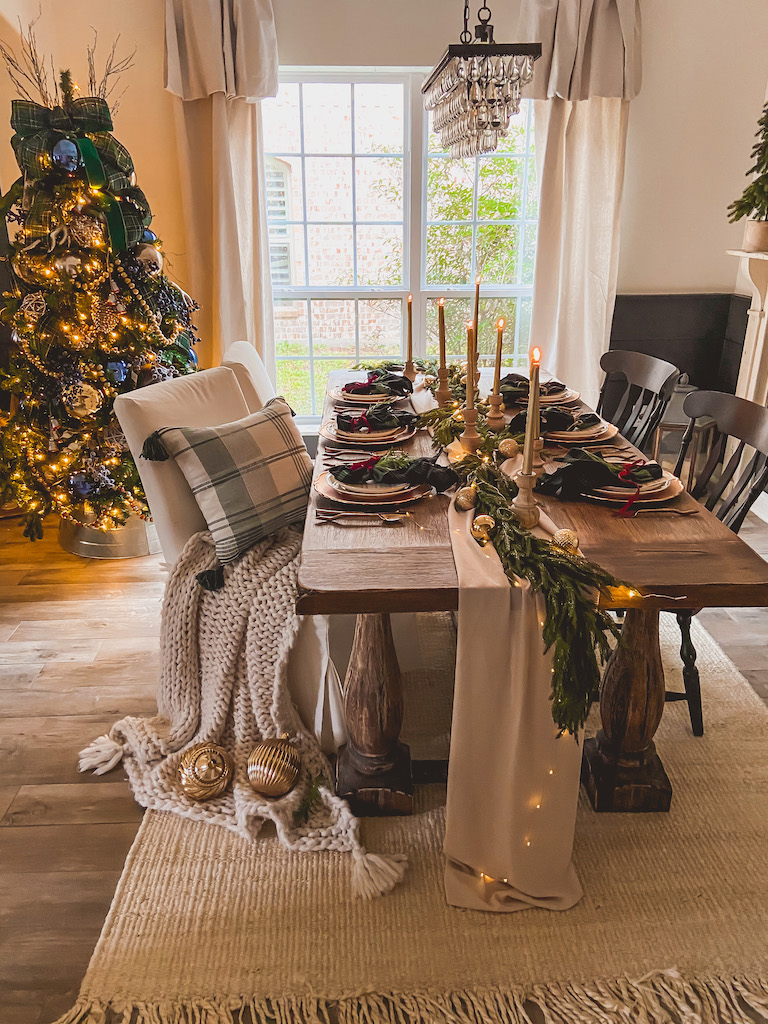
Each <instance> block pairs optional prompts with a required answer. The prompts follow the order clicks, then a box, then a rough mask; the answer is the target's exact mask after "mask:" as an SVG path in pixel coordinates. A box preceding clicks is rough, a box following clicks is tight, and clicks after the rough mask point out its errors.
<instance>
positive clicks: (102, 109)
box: [11, 96, 152, 249]
mask: <svg viewBox="0 0 768 1024" xmlns="http://www.w3.org/2000/svg"><path fill="white" fill-rule="evenodd" d="M11 108H12V112H11V127H12V128H13V129H14V131H15V133H16V134H15V135H14V136H13V138H12V139H11V145H12V146H13V150H14V153H15V154H16V161H17V163H18V165H19V167H20V168H21V170H22V171H23V172H24V175H25V178H26V182H27V185H28V186H29V188H28V190H26V192H27V194H26V196H25V199H26V202H25V207H26V209H27V211H28V212H27V218H26V221H25V224H24V234H25V237H26V239H27V244H29V243H30V242H35V241H45V240H46V239H47V237H48V235H49V233H50V230H51V227H52V223H51V209H50V204H49V201H48V198H47V196H46V195H45V193H44V191H43V190H42V189H41V188H40V187H39V186H38V179H39V178H40V177H41V175H42V174H43V173H44V172H45V171H46V169H47V165H48V159H49V157H50V153H51V150H52V149H53V147H54V146H55V145H56V143H57V142H58V141H59V140H61V139H70V140H71V141H72V142H74V143H75V145H76V146H77V147H78V150H79V151H80V156H81V157H82V160H83V165H84V167H85V173H86V176H87V178H88V184H89V186H90V187H91V188H98V189H103V190H104V191H103V192H102V194H101V199H100V205H101V208H102V211H103V213H104V215H105V217H106V220H107V227H108V229H109V235H110V241H111V244H112V247H113V248H114V249H125V248H128V247H130V246H132V245H135V244H136V243H137V242H138V241H140V239H141V236H142V233H143V231H144V228H145V227H146V226H147V225H148V224H149V223H150V221H151V219H152V213H151V210H150V207H149V203H148V202H147V199H146V196H145V195H144V193H143V192H142V191H141V189H139V188H136V187H135V186H134V185H132V184H131V175H132V173H133V160H132V159H131V154H130V153H129V152H128V150H127V149H126V148H125V146H123V145H122V143H120V142H118V141H117V139H116V138H115V137H114V136H113V135H112V134H110V133H111V130H112V116H111V115H110V112H109V106H108V105H107V102H106V100H103V99H101V97H99V96H82V97H80V98H79V99H76V100H74V101H73V102H72V103H71V104H70V105H69V106H68V107H67V109H66V110H64V109H63V108H62V107H52V108H51V107H45V106H43V105H42V104H40V103H33V102H32V101H31V100H13V101H12V104H11Z"/></svg>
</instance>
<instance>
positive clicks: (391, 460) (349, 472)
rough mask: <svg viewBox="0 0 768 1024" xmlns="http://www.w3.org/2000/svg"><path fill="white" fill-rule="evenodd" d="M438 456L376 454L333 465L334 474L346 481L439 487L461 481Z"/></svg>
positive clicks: (440, 489)
mask: <svg viewBox="0 0 768 1024" xmlns="http://www.w3.org/2000/svg"><path fill="white" fill-rule="evenodd" d="M436 459H437V456H436V457H435V458H434V459H409V458H408V457H407V456H398V455H396V456H394V457H393V456H392V455H391V454H390V453H387V454H386V455H372V456H371V458H370V459H365V460H364V461H362V462H353V463H352V464H351V465H350V464H349V463H343V464H340V465H336V466H331V467H330V472H331V473H332V474H333V476H334V477H335V478H336V479H337V480H340V481H341V482H342V483H345V484H363V483H369V482H370V483H377V484H405V483H407V484H413V485H414V486H416V485H417V484H427V485H428V486H429V487H434V489H435V490H436V491H447V490H448V488H449V487H453V486H454V485H455V484H457V483H458V482H459V477H458V474H457V473H456V472H455V471H454V470H452V469H451V468H450V467H449V466H438V465H437V462H436Z"/></svg>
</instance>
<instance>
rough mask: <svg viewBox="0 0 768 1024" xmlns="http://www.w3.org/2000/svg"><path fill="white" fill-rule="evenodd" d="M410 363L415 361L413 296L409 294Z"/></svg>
mask: <svg viewBox="0 0 768 1024" xmlns="http://www.w3.org/2000/svg"><path fill="white" fill-rule="evenodd" d="M407 360H408V362H409V363H412V362H413V296H412V295H409V296H408V355H407Z"/></svg>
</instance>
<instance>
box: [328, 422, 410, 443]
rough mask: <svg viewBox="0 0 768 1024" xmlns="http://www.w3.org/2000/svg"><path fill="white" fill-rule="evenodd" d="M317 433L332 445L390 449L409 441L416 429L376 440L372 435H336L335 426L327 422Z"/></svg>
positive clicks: (406, 428)
mask: <svg viewBox="0 0 768 1024" xmlns="http://www.w3.org/2000/svg"><path fill="white" fill-rule="evenodd" d="M318 433H319V434H320V436H321V437H324V438H325V439H326V441H333V442H334V444H342V445H343V444H348V445H350V446H351V447H353V448H369V447H370V448H391V447H392V445H395V444H402V442H403V441H408V440H410V438H412V437H413V435H414V434H415V433H416V427H415V426H413V427H403V429H402V430H401V431H400V432H399V433H397V434H393V435H392V436H391V437H385V438H377V437H376V436H375V435H372V434H354V435H352V436H349V437H347V436H346V435H341V434H339V433H337V431H336V424H335V423H331V421H330V420H327V421H326V422H325V423H323V424H322V426H321V427H320V430H319V431H318Z"/></svg>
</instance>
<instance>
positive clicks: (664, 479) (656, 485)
mask: <svg viewBox="0 0 768 1024" xmlns="http://www.w3.org/2000/svg"><path fill="white" fill-rule="evenodd" d="M668 486H669V474H663V475H662V476H660V477H659V479H658V480H649V481H648V482H647V483H645V484H640V496H641V497H642V496H644V495H646V494H654V493H656V491H663V490H664V488H665V487H668ZM633 489H634V488H633V487H619V486H618V485H617V486H615V487H613V486H609V487H600V488H598V489H597V490H596V491H595V494H600V495H602V496H603V497H605V498H620V497H621V496H622V495H624V496H625V497H629V496H630V495H631V494H632V492H633Z"/></svg>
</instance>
